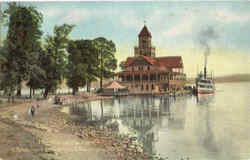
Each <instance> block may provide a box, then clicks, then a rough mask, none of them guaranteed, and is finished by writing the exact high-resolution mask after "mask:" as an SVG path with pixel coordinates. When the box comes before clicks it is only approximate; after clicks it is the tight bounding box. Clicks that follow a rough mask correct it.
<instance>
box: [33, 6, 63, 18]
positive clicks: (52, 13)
mask: <svg viewBox="0 0 250 160" xmlns="http://www.w3.org/2000/svg"><path fill="white" fill-rule="evenodd" d="M38 10H40V12H41V13H42V14H43V15H44V17H46V18H51V17H53V18H56V17H59V16H61V15H63V13H64V9H62V8H61V7H54V6H53V7H52V6H51V7H43V8H40V9H39V8H38Z"/></svg>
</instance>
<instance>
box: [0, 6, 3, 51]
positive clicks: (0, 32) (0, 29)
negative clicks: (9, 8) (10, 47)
mask: <svg viewBox="0 0 250 160" xmlns="http://www.w3.org/2000/svg"><path fill="white" fill-rule="evenodd" d="M2 15H3V13H2V3H1V2H0V16H2ZM2 21H3V17H0V47H1V46H2Z"/></svg>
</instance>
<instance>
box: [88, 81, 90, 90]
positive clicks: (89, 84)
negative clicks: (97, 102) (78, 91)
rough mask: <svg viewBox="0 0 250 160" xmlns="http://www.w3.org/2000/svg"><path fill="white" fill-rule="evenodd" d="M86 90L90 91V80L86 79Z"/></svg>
mask: <svg viewBox="0 0 250 160" xmlns="http://www.w3.org/2000/svg"><path fill="white" fill-rule="evenodd" d="M87 92H90V81H87Z"/></svg>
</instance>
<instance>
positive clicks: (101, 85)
mask: <svg viewBox="0 0 250 160" xmlns="http://www.w3.org/2000/svg"><path fill="white" fill-rule="evenodd" d="M100 88H102V75H101V79H100Z"/></svg>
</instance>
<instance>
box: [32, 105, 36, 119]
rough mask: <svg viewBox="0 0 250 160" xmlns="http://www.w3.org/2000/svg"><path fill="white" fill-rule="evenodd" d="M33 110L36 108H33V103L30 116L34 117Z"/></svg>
mask: <svg viewBox="0 0 250 160" xmlns="http://www.w3.org/2000/svg"><path fill="white" fill-rule="evenodd" d="M35 111H36V109H35V107H34V105H32V106H31V116H32V117H34V115H35Z"/></svg>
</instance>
